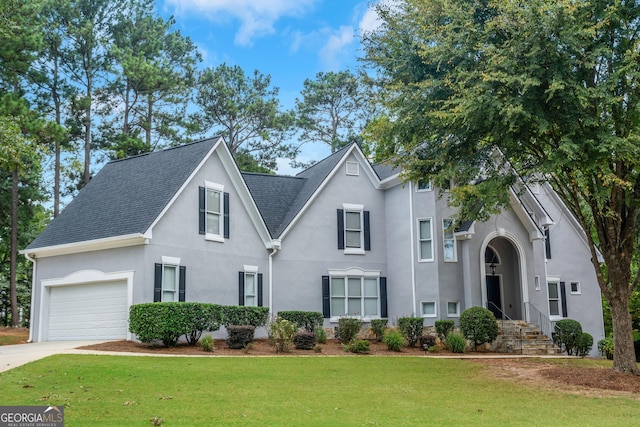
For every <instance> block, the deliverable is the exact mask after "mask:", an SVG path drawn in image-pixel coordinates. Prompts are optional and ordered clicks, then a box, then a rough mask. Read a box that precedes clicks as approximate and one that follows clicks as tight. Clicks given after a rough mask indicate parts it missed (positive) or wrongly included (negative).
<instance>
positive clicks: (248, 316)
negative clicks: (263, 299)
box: [222, 305, 269, 328]
mask: <svg viewBox="0 0 640 427" xmlns="http://www.w3.org/2000/svg"><path fill="white" fill-rule="evenodd" d="M268 320H269V307H249V306H244V305H226V306H223V307H222V324H223V325H224V326H229V325H251V326H254V327H256V328H259V327H260V326H264V325H266V324H267V321H268Z"/></svg>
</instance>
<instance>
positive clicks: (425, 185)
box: [416, 179, 431, 191]
mask: <svg viewBox="0 0 640 427" xmlns="http://www.w3.org/2000/svg"><path fill="white" fill-rule="evenodd" d="M416 191H431V181H429V180H427V179H425V180H420V181H418V188H417V190H416Z"/></svg>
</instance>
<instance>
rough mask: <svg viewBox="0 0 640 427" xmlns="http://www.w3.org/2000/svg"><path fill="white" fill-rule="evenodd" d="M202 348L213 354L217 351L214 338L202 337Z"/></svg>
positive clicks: (209, 336)
mask: <svg viewBox="0 0 640 427" xmlns="http://www.w3.org/2000/svg"><path fill="white" fill-rule="evenodd" d="M200 346H201V347H202V350H204V351H209V352H211V351H213V350H215V346H214V341H213V337H212V336H211V335H205V336H204V337H202V339H201V340H200Z"/></svg>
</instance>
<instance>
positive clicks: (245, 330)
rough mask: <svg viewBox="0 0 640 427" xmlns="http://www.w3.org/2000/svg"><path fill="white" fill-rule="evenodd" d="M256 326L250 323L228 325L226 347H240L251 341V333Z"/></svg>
mask: <svg viewBox="0 0 640 427" xmlns="http://www.w3.org/2000/svg"><path fill="white" fill-rule="evenodd" d="M255 330H256V328H255V326H252V325H229V326H227V341H226V342H227V347H229V348H233V349H242V348H245V347H246V346H247V344H249V343H250V342H252V341H253V334H254V332H255Z"/></svg>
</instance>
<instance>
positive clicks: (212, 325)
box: [179, 302, 222, 345]
mask: <svg viewBox="0 0 640 427" xmlns="http://www.w3.org/2000/svg"><path fill="white" fill-rule="evenodd" d="M179 308H180V311H181V313H182V316H183V317H184V318H183V320H184V321H185V322H186V324H187V325H188V327H189V328H190V331H189V332H187V333H186V334H185V337H186V339H187V343H189V345H196V344H197V343H198V340H199V339H200V337H201V336H202V332H204V331H217V330H218V329H220V325H221V324H222V306H220V305H217V304H205V303H199V302H183V303H181V305H180V307H179Z"/></svg>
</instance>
